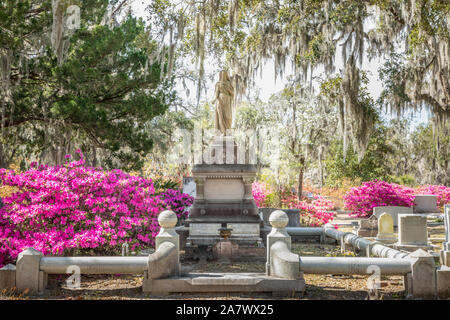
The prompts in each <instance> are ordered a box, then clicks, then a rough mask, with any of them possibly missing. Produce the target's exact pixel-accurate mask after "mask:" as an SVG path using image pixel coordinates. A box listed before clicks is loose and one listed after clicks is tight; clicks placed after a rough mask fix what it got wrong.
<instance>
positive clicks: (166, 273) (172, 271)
mask: <svg viewBox="0 0 450 320" xmlns="http://www.w3.org/2000/svg"><path fill="white" fill-rule="evenodd" d="M147 270H148V278H149V279H161V278H167V277H171V276H175V275H179V273H180V270H181V267H180V263H179V254H178V252H177V249H176V247H175V245H174V244H173V243H172V242H163V243H161V244H160V245H159V247H158V248H157V249H156V251H155V252H154V253H152V254H150V255H149V256H148V268H147ZM144 281H145V279H144Z"/></svg>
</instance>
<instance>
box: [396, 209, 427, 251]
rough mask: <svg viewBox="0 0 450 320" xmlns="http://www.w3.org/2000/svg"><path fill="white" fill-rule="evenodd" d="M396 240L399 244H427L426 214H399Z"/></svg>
mask: <svg viewBox="0 0 450 320" xmlns="http://www.w3.org/2000/svg"><path fill="white" fill-rule="evenodd" d="M398 242H399V244H400V245H427V244H428V233H427V216H426V215H423V214H399V215H398Z"/></svg>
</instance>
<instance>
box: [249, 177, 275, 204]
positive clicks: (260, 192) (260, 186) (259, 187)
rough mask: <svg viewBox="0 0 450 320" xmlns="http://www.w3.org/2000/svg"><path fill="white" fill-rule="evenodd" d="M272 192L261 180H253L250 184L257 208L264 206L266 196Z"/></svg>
mask: <svg viewBox="0 0 450 320" xmlns="http://www.w3.org/2000/svg"><path fill="white" fill-rule="evenodd" d="M270 193H272V190H271V189H270V188H269V187H268V186H267V185H266V184H265V183H263V182H258V181H255V182H253V184H252V194H253V199H254V200H255V203H256V206H257V207H258V208H263V207H265V201H266V199H267V196H268V195H269V194H270Z"/></svg>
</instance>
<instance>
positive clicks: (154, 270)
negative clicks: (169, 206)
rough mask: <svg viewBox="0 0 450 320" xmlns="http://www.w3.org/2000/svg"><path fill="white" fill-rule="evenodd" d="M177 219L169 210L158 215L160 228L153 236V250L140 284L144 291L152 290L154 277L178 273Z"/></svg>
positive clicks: (159, 277) (178, 240)
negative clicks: (154, 236)
mask: <svg viewBox="0 0 450 320" xmlns="http://www.w3.org/2000/svg"><path fill="white" fill-rule="evenodd" d="M177 221H178V219H177V216H176V214H175V213H174V212H173V211H170V210H166V211H163V212H161V213H160V214H159V216H158V223H159V225H160V226H161V229H160V230H159V233H158V235H157V236H156V238H155V252H154V253H152V254H150V255H149V256H148V262H147V270H146V271H145V272H144V282H143V285H142V290H143V291H144V292H151V291H153V289H152V288H153V281H154V280H155V279H162V278H167V277H172V276H179V275H180V271H181V265H180V236H179V235H178V234H177V232H176V231H175V226H176V224H177Z"/></svg>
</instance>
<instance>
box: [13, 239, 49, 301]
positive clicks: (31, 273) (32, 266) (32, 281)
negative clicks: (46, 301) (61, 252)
mask: <svg viewBox="0 0 450 320" xmlns="http://www.w3.org/2000/svg"><path fill="white" fill-rule="evenodd" d="M42 256H43V254H42V253H41V252H40V251H37V250H35V249H33V248H27V249H25V250H24V251H22V252H21V253H19V256H18V257H17V263H16V287H17V289H18V290H19V291H20V292H23V291H25V289H28V290H29V293H30V294H38V293H40V292H42V291H43V283H42V281H39V280H40V278H41V280H42V278H43V274H40V273H41V272H40V270H39V264H40V261H41V257H42ZM40 282H41V286H40V285H39V283H40Z"/></svg>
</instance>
